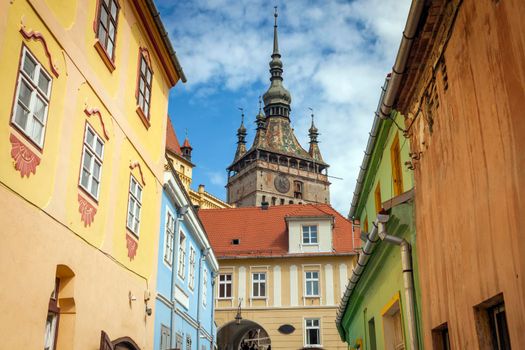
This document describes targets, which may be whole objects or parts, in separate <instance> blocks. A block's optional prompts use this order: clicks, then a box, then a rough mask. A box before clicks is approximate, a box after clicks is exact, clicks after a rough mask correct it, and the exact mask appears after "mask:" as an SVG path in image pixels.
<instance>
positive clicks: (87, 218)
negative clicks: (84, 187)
mask: <svg viewBox="0 0 525 350" xmlns="http://www.w3.org/2000/svg"><path fill="white" fill-rule="evenodd" d="M78 212H79V213H80V218H81V219H82V221H83V222H84V227H87V226H90V225H91V223H92V222H93V220H95V214H96V213H97V208H95V206H93V205H92V204H91V203H89V202H88V201H87V200H86V199H85V198H84V197H82V196H81V195H80V193H79V194H78Z"/></svg>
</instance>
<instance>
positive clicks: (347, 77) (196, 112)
mask: <svg viewBox="0 0 525 350" xmlns="http://www.w3.org/2000/svg"><path fill="white" fill-rule="evenodd" d="M156 3H157V6H158V8H159V10H160V12H161V16H162V19H163V21H164V24H165V26H166V28H167V30H168V32H169V34H170V37H171V40H172V43H173V46H174V48H175V50H176V51H177V56H178V58H179V61H180V62H181V65H182V67H183V69H184V71H185V73H186V76H187V78H188V82H187V83H186V84H181V83H179V84H177V85H176V87H175V88H174V89H172V91H171V94H170V104H169V115H170V116H171V118H172V121H173V125H174V126H175V129H176V132H177V135H178V136H179V139H180V141H181V142H182V140H183V139H184V135H185V131H186V130H187V132H188V136H189V138H190V142H191V144H192V146H193V159H192V160H193V162H194V163H195V164H196V165H197V167H196V168H195V169H194V172H193V185H192V187H194V188H196V187H197V186H198V185H199V184H205V185H206V190H207V191H208V192H211V193H212V194H214V195H216V196H217V197H219V198H222V199H225V195H226V191H225V188H224V186H225V184H226V179H227V175H226V170H225V169H226V167H227V166H228V165H229V164H230V163H231V161H232V159H233V155H234V153H235V149H236V141H237V138H236V135H235V134H236V131H237V128H238V127H239V124H240V112H239V110H238V109H237V108H238V107H243V108H244V110H245V114H246V120H245V125H246V127H247V129H248V137H247V140H248V145H247V146H248V147H249V146H250V145H251V141H252V140H253V136H254V135H255V124H254V121H255V115H256V114H257V112H258V97H259V96H260V95H262V94H263V93H264V92H265V91H266V89H267V88H268V86H269V72H268V69H269V67H268V62H269V60H270V54H271V50H272V35H273V6H276V5H277V6H278V7H279V49H280V52H281V54H282V61H283V64H284V75H283V76H284V85H285V87H286V88H287V89H288V90H289V91H290V93H291V94H292V112H291V121H292V125H293V127H294V128H295V134H296V136H297V138H298V139H299V141H300V142H301V144H302V145H303V147H304V148H305V149H308V136H307V134H308V131H307V129H308V128H309V123H310V116H309V115H310V112H309V110H308V107H311V108H313V109H314V113H315V123H316V126H317V127H318V129H319V131H320V133H321V135H320V136H319V140H320V144H319V147H320V149H321V152H322V154H323V157H324V159H325V161H326V162H327V163H329V164H330V165H331V167H330V169H329V175H332V176H336V177H339V178H342V179H343V180H338V179H335V178H332V179H331V181H332V185H331V188H330V192H331V202H332V205H333V206H334V207H335V208H336V209H337V210H339V211H340V212H341V213H343V214H344V215H346V214H347V213H348V210H349V208H350V202H351V200H352V194H353V191H354V187H355V180H356V177H357V174H358V170H359V166H360V164H361V161H362V157H363V151H364V149H365V146H366V141H367V139H368V132H369V131H370V127H371V123H372V120H373V114H374V110H375V108H376V105H377V102H378V99H379V94H380V87H381V85H382V84H383V82H384V79H385V76H386V74H387V73H388V72H389V71H390V69H391V67H392V65H393V63H394V59H395V55H396V53H397V48H398V46H399V42H400V40H401V35H402V31H403V28H404V25H405V21H406V16H407V14H408V9H409V6H410V1H409V0H355V1H338V0H318V1H307V0H289V1H268V0H250V1H248V0H236V1H231V0H194V1H173V0H156Z"/></svg>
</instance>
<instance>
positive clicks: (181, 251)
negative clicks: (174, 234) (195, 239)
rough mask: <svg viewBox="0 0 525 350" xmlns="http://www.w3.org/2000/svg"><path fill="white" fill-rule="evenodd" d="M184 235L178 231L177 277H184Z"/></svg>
mask: <svg viewBox="0 0 525 350" xmlns="http://www.w3.org/2000/svg"><path fill="white" fill-rule="evenodd" d="M185 270H186V236H185V235H184V233H183V232H182V231H180V239H179V269H178V274H179V277H180V278H182V279H184V278H185V276H186V271H185Z"/></svg>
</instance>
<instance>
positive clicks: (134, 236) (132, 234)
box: [126, 225, 139, 240]
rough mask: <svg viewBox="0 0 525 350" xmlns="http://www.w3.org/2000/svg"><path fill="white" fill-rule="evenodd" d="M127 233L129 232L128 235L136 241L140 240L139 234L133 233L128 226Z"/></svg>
mask: <svg viewBox="0 0 525 350" xmlns="http://www.w3.org/2000/svg"><path fill="white" fill-rule="evenodd" d="M126 231H128V233H129V234H130V235H131V236H132V237H133V238H135V239H136V240H138V239H139V235H138V233H135V232H133V231H131V229H130V228H129V227H128V225H126Z"/></svg>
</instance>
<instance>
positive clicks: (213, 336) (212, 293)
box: [210, 272, 217, 349]
mask: <svg viewBox="0 0 525 350" xmlns="http://www.w3.org/2000/svg"><path fill="white" fill-rule="evenodd" d="M216 278H217V272H214V273H213V275H212V280H211V300H212V303H213V307H212V308H211V329H210V330H211V332H210V333H211V349H215V336H216V334H215V332H214V331H213V329H214V328H215V279H216Z"/></svg>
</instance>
